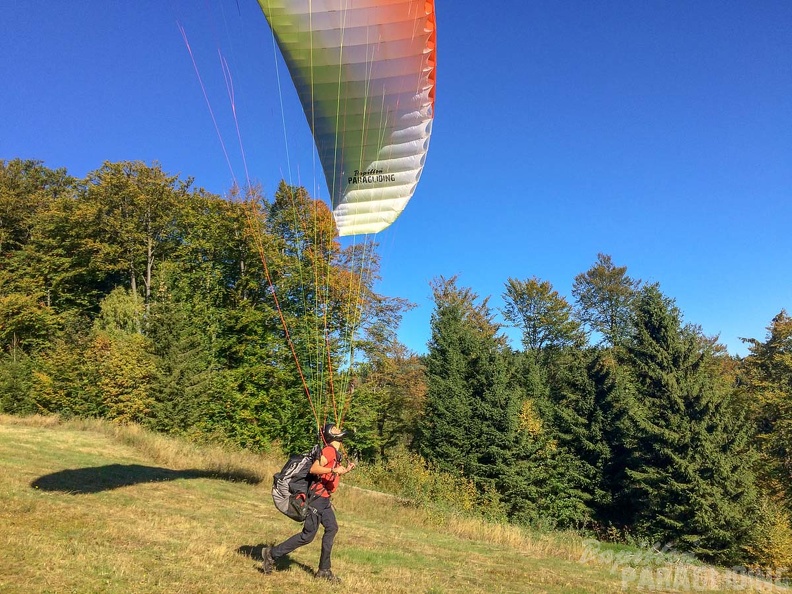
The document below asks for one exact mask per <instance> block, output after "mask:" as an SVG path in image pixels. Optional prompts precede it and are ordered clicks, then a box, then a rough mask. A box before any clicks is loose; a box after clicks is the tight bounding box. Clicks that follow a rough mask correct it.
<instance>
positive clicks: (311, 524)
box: [270, 497, 338, 569]
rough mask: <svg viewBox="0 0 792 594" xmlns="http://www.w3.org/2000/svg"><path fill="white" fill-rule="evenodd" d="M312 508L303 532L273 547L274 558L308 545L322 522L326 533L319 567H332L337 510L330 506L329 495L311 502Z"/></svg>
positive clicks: (271, 552) (336, 530)
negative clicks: (331, 558) (331, 559)
mask: <svg viewBox="0 0 792 594" xmlns="http://www.w3.org/2000/svg"><path fill="white" fill-rule="evenodd" d="M311 508H312V510H311V511H310V512H309V513H308V517H307V518H305V524H303V529H302V532H300V533H299V534H295V535H294V536H292V537H291V538H289V539H288V540H285V541H284V542H282V543H280V544H279V545H277V546H275V547H272V549H271V550H270V554H271V555H272V558H273V559H277V558H278V557H283V556H284V555H288V554H289V553H291V552H292V551H293V550H295V549H297V548H299V547H302V546H305V545H307V544H308V543H309V542H311V541H312V540H313V539H314V537H315V536H316V533H317V532H319V524H321V525H322V526H324V535H323V536H322V554H321V556H320V557H319V569H330V554H331V553H332V551H333V540H335V535H336V533H337V532H338V523H337V522H336V517H335V512H334V511H333V508H332V507H331V506H330V498H329V497H318V498H317V499H315V500H314V501H313V503H311Z"/></svg>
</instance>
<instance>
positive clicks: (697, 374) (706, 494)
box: [625, 286, 756, 563]
mask: <svg viewBox="0 0 792 594" xmlns="http://www.w3.org/2000/svg"><path fill="white" fill-rule="evenodd" d="M625 353H626V354H625V362H626V364H627V365H628V366H629V368H630V371H631V375H632V382H633V389H634V391H635V399H636V406H635V407H634V408H633V410H632V411H631V412H632V415H633V417H634V420H635V423H636V427H637V436H636V437H637V439H636V449H635V451H634V455H633V458H632V459H631V460H630V461H629V464H628V468H627V472H626V474H627V477H628V489H629V494H630V496H631V497H632V499H633V502H634V504H635V506H636V509H635V518H634V521H635V528H636V530H637V531H638V532H639V534H641V535H642V536H644V537H645V538H648V539H650V540H652V541H659V542H662V543H664V544H672V545H673V546H676V547H678V548H680V549H682V550H686V551H689V552H692V553H693V554H695V555H697V556H699V557H701V558H703V559H706V560H710V561H719V562H727V563H728V562H737V561H739V560H740V556H741V554H742V553H741V545H742V544H743V543H744V542H745V539H746V538H747V536H748V533H749V528H750V524H751V522H752V514H753V509H754V506H755V503H756V490H755V486H754V477H753V473H752V469H751V467H752V464H753V461H754V456H753V454H752V452H751V450H750V448H749V443H748V442H749V437H750V436H749V433H748V430H747V428H746V424H745V423H744V421H743V418H742V416H741V415H740V414H739V412H737V411H736V410H735V407H734V406H733V402H732V399H731V397H730V393H729V392H728V390H727V389H726V387H725V386H723V385H721V384H720V383H719V381H718V378H717V376H716V375H715V374H714V373H713V370H714V369H715V366H714V365H712V352H711V343H710V342H708V341H706V340H703V339H702V337H701V336H700V335H699V334H698V333H697V332H696V331H695V330H694V329H692V328H690V327H683V326H682V324H681V320H680V312H679V310H678V309H677V308H676V307H675V306H674V304H673V302H672V301H671V300H670V299H668V298H666V297H664V296H663V295H662V293H661V292H660V290H659V289H658V288H657V287H656V286H648V287H646V288H644V289H643V290H642V291H641V294H640V297H639V299H638V302H637V306H636V310H635V319H634V334H633V336H632V337H631V340H630V341H629V342H628V343H627V344H626V349H625Z"/></svg>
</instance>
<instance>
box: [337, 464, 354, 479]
mask: <svg viewBox="0 0 792 594" xmlns="http://www.w3.org/2000/svg"><path fill="white" fill-rule="evenodd" d="M354 467H355V463H354V462H350V463H349V465H348V466H346V467H344V466H339V467H338V468H336V474H337V475H339V476H340V475H342V474H346V473H347V472H349V471H350V470H352V469H353V468H354Z"/></svg>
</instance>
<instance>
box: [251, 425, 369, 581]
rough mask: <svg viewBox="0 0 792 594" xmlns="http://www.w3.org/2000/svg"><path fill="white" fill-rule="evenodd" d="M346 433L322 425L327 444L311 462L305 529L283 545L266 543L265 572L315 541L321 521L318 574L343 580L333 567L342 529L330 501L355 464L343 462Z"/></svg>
mask: <svg viewBox="0 0 792 594" xmlns="http://www.w3.org/2000/svg"><path fill="white" fill-rule="evenodd" d="M345 435H346V432H345V431H342V430H341V429H339V428H338V427H336V426H335V425H334V424H332V423H328V424H326V425H325V426H324V427H323V428H322V441H323V442H324V444H325V445H324V447H323V448H322V453H321V456H320V457H319V459H318V460H315V461H314V463H313V464H312V465H311V469H310V473H311V475H312V476H313V479H314V480H313V482H312V483H311V485H310V487H309V488H308V495H309V497H308V501H309V504H308V505H309V508H310V509H309V512H308V515H307V516H306V518H305V523H304V524H303V529H302V532H299V533H297V534H295V535H294V536H292V537H290V538H288V539H286V540H285V541H283V542H282V543H280V544H279V545H276V546H274V547H266V548H265V549H264V551H263V552H262V557H263V561H262V564H261V571H262V572H264V573H267V574H269V573H272V570H273V569H274V568H275V562H276V561H277V560H278V559H279V558H281V557H283V556H284V555H288V554H289V553H291V552H292V551H294V550H295V549H297V548H299V547H302V546H304V545H307V544H308V543H310V542H312V541H313V539H314V538H315V537H316V533H317V532H318V531H319V525H320V524H321V525H322V526H324V534H323V536H322V553H321V555H320V557H319V570H318V571H317V572H316V577H317V578H321V579H326V580H329V581H332V582H337V581H339V580H338V578H337V577H336V576H335V575H333V572H332V571H331V569H330V555H331V553H332V550H333V541H334V540H335V536H336V533H337V532H338V523H337V522H336V517H335V512H334V511H333V507H332V506H331V504H330V495H332V493H333V492H334V491H335V490H336V488H337V487H338V481H339V477H340V476H341V475H342V474H346V473H347V472H349V471H350V470H352V469H353V468H354V467H355V464H354V462H350V463H349V464H348V465H347V466H342V465H341V453H340V452H339V448H340V447H341V441H342V440H343V439H344V436H345Z"/></svg>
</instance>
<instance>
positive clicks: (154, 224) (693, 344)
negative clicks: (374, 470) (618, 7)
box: [0, 159, 792, 567]
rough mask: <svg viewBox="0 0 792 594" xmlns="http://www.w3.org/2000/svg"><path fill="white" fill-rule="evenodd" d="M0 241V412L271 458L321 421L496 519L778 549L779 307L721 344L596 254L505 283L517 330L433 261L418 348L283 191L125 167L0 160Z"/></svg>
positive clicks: (322, 228) (787, 359)
mask: <svg viewBox="0 0 792 594" xmlns="http://www.w3.org/2000/svg"><path fill="white" fill-rule="evenodd" d="M0 258H2V266H0V344H1V345H2V354H1V355H0V357H1V358H0V412H5V413H11V414H32V413H57V414H61V415H65V416H89V417H103V418H108V419H111V420H115V421H118V422H138V423H142V424H145V425H148V426H150V427H151V428H153V429H155V430H158V431H164V432H169V433H175V434H181V435H184V436H186V437H188V438H191V439H195V440H223V441H227V442H230V443H233V444H236V445H239V446H242V447H247V448H252V449H265V448H268V447H271V446H272V444H273V443H277V444H279V445H280V447H281V448H282V449H284V450H285V451H296V450H298V449H301V448H304V447H307V445H308V444H309V443H310V442H311V440H312V439H313V433H314V428H315V424H316V418H317V417H320V418H322V419H325V418H328V417H329V416H335V417H336V418H337V417H338V415H339V414H340V415H341V416H342V417H343V418H344V420H345V423H346V425H347V426H349V427H353V428H354V429H355V439H354V443H355V447H356V448H357V450H358V452H359V454H360V455H361V456H362V457H363V458H364V459H367V460H369V461H371V462H378V461H379V462H383V461H386V460H387V457H388V454H389V452H393V451H397V450H399V449H400V448H405V449H409V450H410V451H412V452H414V453H415V454H417V455H420V457H421V459H423V460H425V461H426V463H427V464H429V465H430V467H431V468H433V469H435V470H436V471H437V472H441V473H447V474H448V475H450V476H452V477H458V479H459V480H460V481H462V480H468V481H471V482H472V484H473V485H474V486H475V489H476V491H477V492H478V494H479V496H480V498H481V499H480V500H481V501H482V506H485V507H486V508H487V510H488V513H491V515H493V516H494V517H496V518H500V519H505V520H508V521H512V522H516V523H522V524H529V525H542V526H548V527H562V528H575V529H580V530H586V531H593V532H595V533H596V534H597V535H599V536H600V537H603V538H612V539H618V540H628V541H643V542H651V543H661V544H663V545H665V546H673V547H675V548H677V549H679V550H684V551H689V552H691V553H694V554H695V555H697V556H698V557H700V558H702V559H705V560H708V561H714V562H718V563H725V564H737V563H741V564H748V563H750V564H757V565H766V566H773V567H782V566H789V564H790V563H792V522H791V521H790V512H792V492H790V478H792V455H790V446H789V444H790V443H791V441H790V439H791V438H792V319H790V318H789V316H788V315H787V314H786V312H785V311H783V310H782V311H781V312H780V313H779V314H778V315H777V316H776V317H775V318H774V319H773V320H772V321H771V323H770V325H769V327H768V331H767V335H766V337H765V338H764V339H762V340H758V339H746V342H747V344H748V349H749V354H748V355H747V356H746V357H744V358H739V357H734V356H731V355H729V353H728V352H727V351H726V350H725V349H724V348H723V347H722V346H721V345H719V344H718V342H717V340H716V339H714V338H712V337H707V336H705V335H704V334H703V332H702V331H701V329H700V328H699V327H697V326H695V325H693V324H690V323H686V322H685V321H684V320H683V315H682V312H681V311H680V310H679V309H678V307H677V306H676V304H675V302H674V300H673V299H672V298H671V297H669V296H667V295H665V294H664V293H663V292H662V290H661V288H660V286H659V285H657V284H648V283H644V282H642V281H641V280H639V279H633V278H631V277H630V276H629V275H628V274H627V269H626V267H620V266H616V265H615V264H614V263H613V262H612V259H611V258H610V257H609V256H607V255H604V254H600V255H599V256H598V257H597V260H596V262H595V263H594V265H593V266H592V267H591V268H590V269H589V270H588V271H586V272H583V273H581V274H579V275H578V276H577V277H576V278H575V279H574V283H573V289H572V297H573V300H572V301H571V302H570V301H568V300H567V299H566V298H565V297H563V296H561V295H560V294H559V293H558V292H557V291H556V290H554V289H553V287H552V285H551V284H550V283H549V282H547V281H544V280H542V279H539V278H536V277H529V278H524V279H519V278H511V279H508V280H507V281H506V283H505V285H504V294H503V299H504V303H505V304H506V305H505V307H504V308H503V310H502V311H501V312H500V313H501V315H502V318H503V319H504V320H505V322H506V323H507V324H509V325H511V326H513V327H516V328H518V329H519V331H520V334H521V341H520V345H519V347H518V348H514V347H513V346H512V345H510V343H509V341H508V340H507V339H506V337H505V335H504V333H503V327H502V326H501V324H499V323H498V322H497V321H496V320H497V315H496V314H497V313H498V312H496V311H494V310H493V308H492V307H491V306H490V305H489V300H488V298H486V297H485V298H480V297H479V296H478V295H477V294H476V293H475V292H474V291H473V290H472V289H471V288H468V287H464V286H461V285H460V283H459V279H457V278H450V279H447V278H442V277H440V278H437V279H435V280H434V281H433V283H432V287H431V288H432V292H433V296H434V310H433V313H432V319H431V339H430V342H429V344H428V352H427V354H426V355H425V356H420V357H419V356H416V355H415V354H413V353H411V352H409V351H408V349H406V348H405V347H404V346H403V345H401V344H400V343H399V342H398V340H397V339H396V330H397V328H398V324H399V321H400V318H401V314H402V313H403V312H404V311H405V310H406V309H407V308H409V307H410V306H411V305H410V304H409V303H407V302H406V301H405V300H403V299H399V298H396V297H387V296H384V295H380V294H378V293H376V292H375V290H374V286H375V283H376V280H377V268H378V260H377V255H376V251H375V249H374V246H372V245H370V244H367V243H364V244H360V245H356V246H354V247H350V248H344V249H342V248H341V247H340V244H339V243H338V241H337V238H336V237H335V235H334V232H333V223H332V215H331V213H330V212H329V210H328V209H327V208H326V207H325V206H324V204H323V203H322V202H321V201H316V200H313V199H311V197H310V196H308V194H307V192H306V191H305V190H304V189H302V188H297V187H290V186H288V185H286V184H285V183H281V185H280V186H279V188H278V190H277V191H276V192H275V195H274V196H273V198H272V199H271V200H268V199H265V198H264V197H263V196H262V194H261V192H260V191H259V190H257V189H255V188H254V189H249V190H246V191H244V192H242V191H240V190H236V189H234V190H232V191H231V192H230V195H229V196H226V197H219V196H216V195H212V194H210V193H207V192H205V191H204V190H202V189H200V188H195V187H194V186H193V183H192V181H191V180H189V179H188V180H182V179H180V178H179V177H178V176H172V175H169V174H167V173H165V172H164V171H162V169H161V168H160V167H159V166H158V165H156V164H154V165H146V164H143V163H139V162H131V163H130V162H122V163H105V164H104V165H103V166H102V167H101V168H99V169H98V170H96V171H94V172H91V173H89V174H88V175H87V176H86V177H85V178H84V179H75V178H73V177H71V176H70V175H68V173H67V172H66V171H65V170H62V169H59V170H52V169H48V168H46V167H45V166H44V165H43V164H42V163H40V162H37V161H24V160H18V159H17V160H11V161H4V162H2V166H1V167H0ZM363 263H365V264H363ZM284 328H287V329H288V339H285V337H284ZM301 361H302V362H303V363H304V365H303V366H300V362H301ZM305 362H308V363H307V364H306V363H305ZM303 367H304V368H303ZM306 394H307V395H308V396H306ZM311 396H313V397H314V398H316V400H317V401H316V402H311V405H310V406H308V405H307V399H310V398H311ZM314 415H316V416H314ZM449 489H453V485H449Z"/></svg>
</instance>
